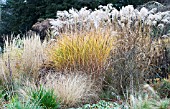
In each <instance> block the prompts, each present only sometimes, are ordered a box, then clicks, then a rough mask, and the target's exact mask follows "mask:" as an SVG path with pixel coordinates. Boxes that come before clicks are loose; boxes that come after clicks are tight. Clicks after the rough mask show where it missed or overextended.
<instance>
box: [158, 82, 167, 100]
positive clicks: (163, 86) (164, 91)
mask: <svg viewBox="0 0 170 109" xmlns="http://www.w3.org/2000/svg"><path fill="white" fill-rule="evenodd" d="M157 91H158V94H159V95H160V96H161V97H162V98H165V97H168V98H170V82H169V81H167V80H163V81H162V82H161V83H160V85H159V87H158V89H157Z"/></svg>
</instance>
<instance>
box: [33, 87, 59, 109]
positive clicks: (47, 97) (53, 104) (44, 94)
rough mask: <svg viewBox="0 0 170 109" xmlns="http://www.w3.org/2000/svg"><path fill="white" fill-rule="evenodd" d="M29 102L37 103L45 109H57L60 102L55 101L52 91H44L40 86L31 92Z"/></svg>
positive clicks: (55, 97)
mask: <svg viewBox="0 0 170 109" xmlns="http://www.w3.org/2000/svg"><path fill="white" fill-rule="evenodd" d="M31 100H32V102H37V103H39V105H40V106H42V107H43V108H45V109H57V108H59V107H60V102H59V101H58V100H57V96H56V95H55V94H54V92H53V90H46V89H45V88H43V87H42V86H40V88H38V89H36V90H32V91H31Z"/></svg>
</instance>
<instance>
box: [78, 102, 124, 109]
mask: <svg viewBox="0 0 170 109" xmlns="http://www.w3.org/2000/svg"><path fill="white" fill-rule="evenodd" d="M122 108H123V107H122V105H119V104H118V103H116V102H106V101H104V100H100V101H99V102H98V103H97V104H86V105H84V106H83V107H80V108H77V109H122Z"/></svg>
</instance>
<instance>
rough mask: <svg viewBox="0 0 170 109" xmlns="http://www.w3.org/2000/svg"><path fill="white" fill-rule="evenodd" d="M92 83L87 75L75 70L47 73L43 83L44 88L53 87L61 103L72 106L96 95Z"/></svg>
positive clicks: (88, 100) (87, 100)
mask: <svg viewBox="0 0 170 109" xmlns="http://www.w3.org/2000/svg"><path fill="white" fill-rule="evenodd" d="M94 84H95V83H94V81H93V80H91V79H90V77H89V76H87V75H85V74H83V73H80V72H77V73H69V74H66V75H62V74H61V73H59V74H57V73H55V74H52V75H48V76H47V78H46V82H45V84H44V85H45V87H46V88H50V89H54V93H55V94H56V95H57V96H58V97H59V98H60V100H61V103H62V104H63V105H67V106H73V105H76V104H77V103H87V102H90V100H92V98H93V99H94V98H97V97H98V95H97V93H96V92H97V90H96V89H97V88H95V86H94Z"/></svg>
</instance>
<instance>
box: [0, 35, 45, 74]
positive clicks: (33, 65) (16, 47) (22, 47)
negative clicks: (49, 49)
mask: <svg viewBox="0 0 170 109" xmlns="http://www.w3.org/2000/svg"><path fill="white" fill-rule="evenodd" d="M44 48H45V43H42V42H41V40H40V38H39V36H36V35H35V36H32V37H29V36H28V37H27V38H19V37H18V38H14V39H12V40H8V39H7V40H6V41H5V48H4V53H3V54H2V55H1V58H0V60H1V66H3V68H4V71H5V73H7V74H9V72H11V73H12V76H13V77H19V75H20V74H25V75H27V76H28V75H29V76H32V77H37V75H38V74H37V73H38V70H39V68H40V66H41V65H42V64H43V62H44V60H45V55H44Z"/></svg>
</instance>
